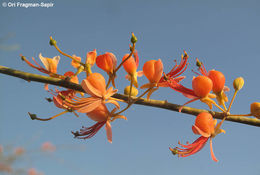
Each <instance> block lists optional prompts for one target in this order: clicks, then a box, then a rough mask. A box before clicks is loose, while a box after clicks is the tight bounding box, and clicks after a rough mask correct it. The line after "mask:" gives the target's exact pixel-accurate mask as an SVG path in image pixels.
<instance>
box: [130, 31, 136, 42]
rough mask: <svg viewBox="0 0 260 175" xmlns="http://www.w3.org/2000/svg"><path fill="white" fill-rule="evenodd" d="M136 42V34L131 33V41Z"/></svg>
mask: <svg viewBox="0 0 260 175" xmlns="http://www.w3.org/2000/svg"><path fill="white" fill-rule="evenodd" d="M136 42H137V38H136V36H135V35H134V33H132V37H131V43H133V44H134V43H136Z"/></svg>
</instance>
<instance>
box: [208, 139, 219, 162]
mask: <svg viewBox="0 0 260 175" xmlns="http://www.w3.org/2000/svg"><path fill="white" fill-rule="evenodd" d="M209 143H210V155H211V158H212V160H214V161H215V162H218V159H217V158H216V156H215V154H214V152H213V146H212V138H210V141H209Z"/></svg>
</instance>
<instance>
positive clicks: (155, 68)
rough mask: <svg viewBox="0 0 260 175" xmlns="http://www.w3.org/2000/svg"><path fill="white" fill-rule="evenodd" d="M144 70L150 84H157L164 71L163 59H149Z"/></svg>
mask: <svg viewBox="0 0 260 175" xmlns="http://www.w3.org/2000/svg"><path fill="white" fill-rule="evenodd" d="M143 72H144V75H145V76H146V78H147V79H148V80H149V81H150V84H152V85H153V86H156V84H157V83H158V82H159V80H160V79H161V77H162V73H163V64H162V61H161V60H160V59H159V60H158V61H156V60H150V61H147V62H146V63H144V66H143Z"/></svg>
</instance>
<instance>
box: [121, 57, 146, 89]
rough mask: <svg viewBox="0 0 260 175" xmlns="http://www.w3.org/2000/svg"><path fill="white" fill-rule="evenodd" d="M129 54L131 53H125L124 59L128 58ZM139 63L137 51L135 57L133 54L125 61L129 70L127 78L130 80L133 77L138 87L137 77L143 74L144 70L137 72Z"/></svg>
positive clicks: (126, 68)
mask: <svg viewBox="0 0 260 175" xmlns="http://www.w3.org/2000/svg"><path fill="white" fill-rule="evenodd" d="M128 56H129V54H125V56H124V57H123V58H122V61H124V60H125V59H126V58H128ZM138 65H139V57H138V53H137V52H135V53H134V57H132V56H131V57H130V58H128V59H127V60H126V61H125V62H124V63H123V66H124V69H125V71H126V72H127V75H126V79H128V80H129V81H131V79H132V81H133V84H134V86H135V87H137V88H138V83H137V77H140V76H142V75H143V72H142V71H138V72H136V70H137V67H138Z"/></svg>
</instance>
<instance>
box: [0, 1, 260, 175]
mask: <svg viewBox="0 0 260 175" xmlns="http://www.w3.org/2000/svg"><path fill="white" fill-rule="evenodd" d="M4 1H5V0H0V2H1V4H2V2H4ZM6 2H8V1H7V0H6ZM11 2H17V1H16V0H14V1H11ZM20 2H23V1H20ZM24 2H25V1H24ZM26 2H34V1H26ZM35 2H36V1H35ZM40 2H53V3H54V7H52V8H48V9H47V8H27V9H26V8H8V7H5V8H4V7H2V6H1V7H0V26H1V28H0V37H1V38H4V37H6V36H12V37H9V38H8V39H6V40H1V43H0V45H1V47H0V65H3V66H8V67H12V68H16V69H19V70H23V71H28V72H31V73H39V72H37V71H36V70H33V69H32V68H30V67H28V65H26V64H25V63H24V62H22V61H21V60H20V57H19V54H23V55H24V56H26V57H27V58H31V57H35V58H36V59H38V54H39V53H40V52H41V53H42V54H43V56H46V57H53V56H56V55H60V54H59V53H58V52H57V51H56V50H55V48H53V47H51V46H50V45H49V36H53V37H54V38H55V39H56V40H57V42H58V44H59V47H60V48H61V49H62V50H63V51H65V52H66V53H69V54H71V55H72V54H76V55H78V56H81V57H83V58H85V55H86V53H87V52H88V51H91V50H93V49H97V53H98V54H103V53H105V52H113V53H114V54H115V55H116V56H117V58H118V60H121V59H122V57H123V56H124V54H126V53H128V51H129V47H128V45H129V39H130V36H131V32H134V33H135V35H136V36H137V37H138V43H137V50H138V51H139V56H140V68H139V69H141V68H142V65H143V63H144V62H146V61H148V60H149V59H158V58H160V59H161V60H162V61H163V63H164V69H165V71H166V72H167V71H169V70H170V69H171V67H172V66H173V60H174V59H177V60H180V55H181V54H182V53H183V50H186V51H187V52H188V54H189V56H190V59H189V62H190V65H189V67H188V69H187V71H186V72H185V75H186V76H187V78H186V79H185V80H184V81H183V83H184V84H185V85H186V86H188V87H191V80H192V76H194V75H195V74H194V73H192V72H191V70H192V69H196V66H195V58H196V57H198V58H199V59H200V60H201V61H203V62H204V64H205V66H206V68H207V69H208V70H210V69H216V70H219V71H222V72H223V73H224V74H225V76H226V85H227V86H229V87H230V88H231V92H229V93H228V96H229V98H230V99H231V97H232V94H233V90H232V82H233V80H234V79H235V78H236V77H239V76H242V77H244V79H245V86H244V88H243V89H242V90H241V91H240V92H239V94H238V96H237V99H236V101H235V103H234V105H233V107H232V110H231V112H232V113H244V114H246V113H249V106H250V103H251V102H255V101H258V102H259V101H260V93H259V87H260V81H259V74H260V69H259V65H260V57H259V51H260V45H259V41H260V34H259V31H260V20H259V19H260V1H258V0H248V1H243V0H220V1H203V0H198V1H193V0H183V1H170V0H161V1H155V0H150V1H148V0H147V1H145V0H131V1H119V0H109V1H106V0H96V1H89V0H87V1H83V0H82V1H68V0H67V1H65V0H64V1H55V2H54V1H44V0H43V1H40ZM6 46H11V49H10V47H6ZM69 69H71V67H70V60H69V58H66V57H64V56H61V61H60V64H59V66H58V71H59V73H61V74H62V73H64V72H66V71H68V70H69ZM94 71H99V72H102V71H100V70H99V69H98V68H97V67H96V66H95V67H94ZM102 73H103V72H102ZM118 75H119V78H118V79H117V80H116V84H117V85H118V87H119V92H122V88H123V87H125V86H126V85H127V84H128V81H127V80H125V79H124V76H125V71H124V70H121V71H119V73H118ZM81 78H83V77H81ZM81 80H82V79H81ZM0 82H1V91H0V144H13V145H17V146H24V147H27V148H31V149H33V148H36V147H39V145H40V144H41V143H42V142H44V141H51V142H53V143H54V144H55V145H57V146H58V150H57V152H56V153H55V156H54V158H49V157H41V156H36V157H34V158H33V159H32V161H29V163H24V165H23V166H25V167H28V168H29V167H31V166H33V167H35V168H37V169H38V170H40V171H42V172H44V173H45V174H46V175H51V174H63V175H70V174H79V175H101V174H104V175H121V174H123V175H143V174H150V175H157V174H163V175H164V174H165V175H169V174H171V175H172V174H179V175H182V174H185V175H186V174H200V175H208V174H211V175H219V174H223V175H225V174H236V175H244V174H250V175H260V163H259V157H260V151H259V148H260V140H259V136H260V130H259V128H257V127H253V126H248V125H243V124H238V123H232V122H225V123H224V125H223V129H225V130H226V134H220V135H218V136H217V137H216V138H214V140H213V147H214V152H215V155H216V157H217V158H218V159H219V162H218V163H215V162H214V161H212V160H211V157H210V149H209V144H207V145H206V146H205V148H204V149H203V150H201V151H200V152H199V153H197V154H196V155H193V156H190V157H187V158H178V157H176V156H173V155H172V154H171V152H170V151H169V150H168V147H169V146H171V147H174V146H176V145H177V143H178V141H181V142H183V143H185V142H186V141H190V142H191V141H194V140H195V139H196V138H197V136H195V135H194V134H193V133H192V130H191V126H192V124H193V123H194V117H193V116H190V115H185V114H180V113H177V112H172V111H167V110H162V109H157V108H151V107H144V106H138V105H134V106H132V107H131V108H130V109H129V110H128V111H127V112H125V113H124V115H125V116H126V117H127V118H128V121H123V120H117V121H115V122H113V123H112V130H113V143H112V144H110V143H108V142H107V140H106V136H105V131H104V128H102V129H101V131H100V132H98V133H97V134H96V136H95V137H93V138H92V139H90V140H79V139H74V138H73V135H72V134H71V133H70V132H71V131H75V130H78V129H79V128H80V127H81V126H83V125H84V126H91V125H93V124H94V122H93V121H91V120H89V119H88V118H87V117H86V116H85V115H84V114H81V115H80V116H81V117H80V118H76V117H75V116H74V115H72V114H67V115H64V116H62V117H60V118H57V119H55V120H52V121H49V122H41V121H32V120H31V119H30V118H29V117H28V115H27V112H31V113H37V114H38V116H39V117H50V116H52V115H55V114H57V113H59V112H61V110H60V109H57V108H55V107H54V106H53V104H51V103H48V102H47V101H46V100H45V97H51V95H50V94H49V93H48V92H46V91H45V90H44V88H43V86H44V85H43V84H41V83H35V82H31V83H28V82H25V81H23V80H20V79H17V78H14V77H10V76H6V75H0ZM146 82H147V80H146V78H144V77H142V78H140V79H139V83H140V84H144V83H146ZM50 88H53V87H52V86H50ZM120 88H121V89H120ZM152 98H153V99H159V100H165V99H167V100H168V101H169V102H173V103H178V104H183V103H185V102H186V101H187V100H188V99H187V98H185V97H183V96H182V95H180V94H178V93H177V92H175V91H172V90H170V89H163V88H162V89H160V91H157V92H156V93H154V94H153V95H152ZM189 106H192V107H197V108H204V109H207V107H206V106H205V105H204V104H200V103H199V102H195V103H193V104H191V105H189ZM214 110H216V109H215V108H214ZM35 137H36V138H37V139H33V138H35ZM64 146H65V147H66V148H64ZM82 146H84V147H85V149H84V150H80V149H79V147H82ZM68 147H69V148H68ZM59 148H61V149H59ZM60 159H63V161H61V160H60ZM19 166H22V165H19Z"/></svg>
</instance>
